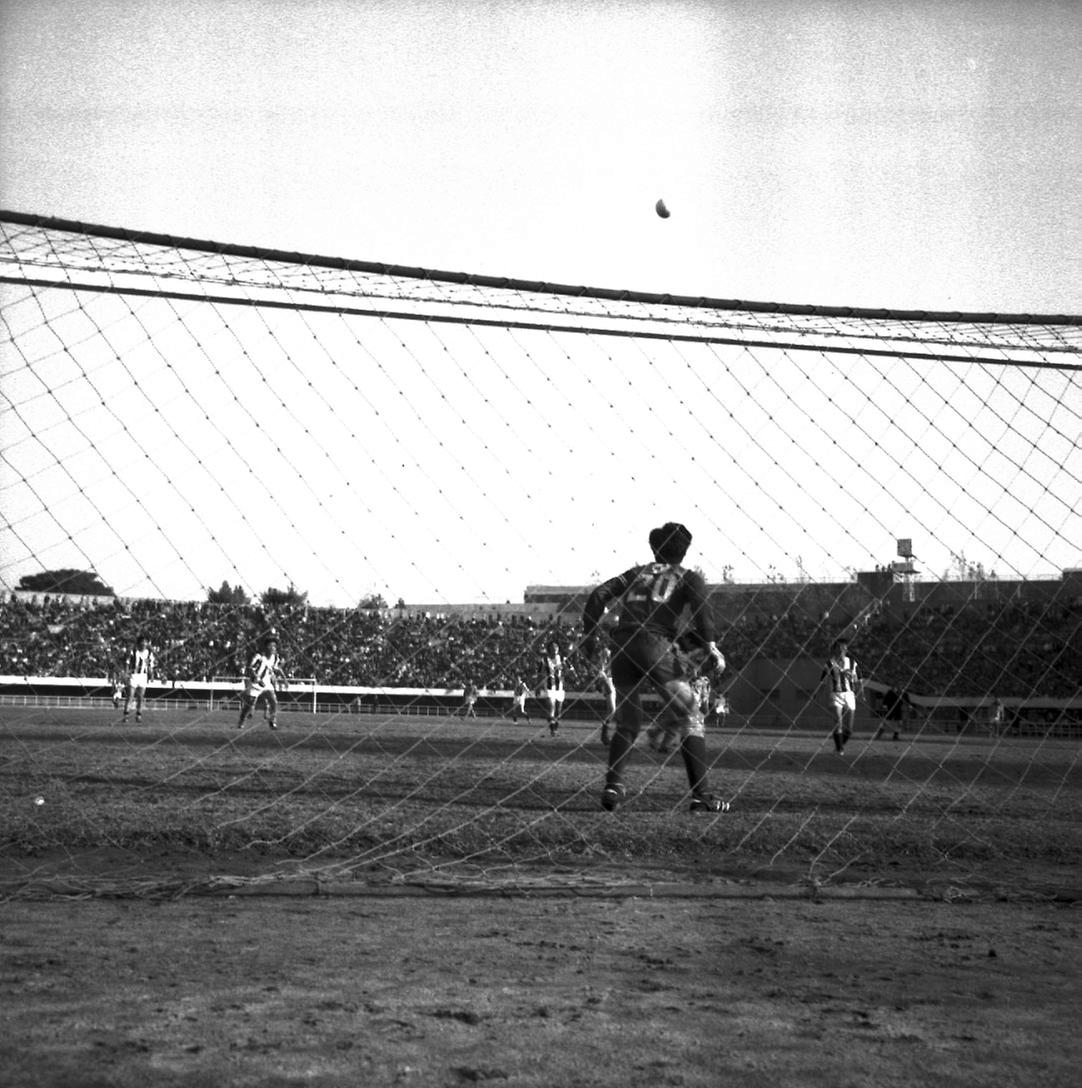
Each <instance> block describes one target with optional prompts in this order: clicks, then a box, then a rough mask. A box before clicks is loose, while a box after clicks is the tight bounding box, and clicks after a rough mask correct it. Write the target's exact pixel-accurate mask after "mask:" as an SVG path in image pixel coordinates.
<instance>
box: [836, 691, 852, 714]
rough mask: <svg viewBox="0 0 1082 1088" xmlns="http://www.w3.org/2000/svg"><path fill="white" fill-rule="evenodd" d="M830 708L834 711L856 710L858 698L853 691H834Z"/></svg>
mask: <svg viewBox="0 0 1082 1088" xmlns="http://www.w3.org/2000/svg"><path fill="white" fill-rule="evenodd" d="M830 706H831V708H832V709H833V710H856V709H857V697H856V695H855V694H854V693H853V692H851V691H832V692H831V693H830Z"/></svg>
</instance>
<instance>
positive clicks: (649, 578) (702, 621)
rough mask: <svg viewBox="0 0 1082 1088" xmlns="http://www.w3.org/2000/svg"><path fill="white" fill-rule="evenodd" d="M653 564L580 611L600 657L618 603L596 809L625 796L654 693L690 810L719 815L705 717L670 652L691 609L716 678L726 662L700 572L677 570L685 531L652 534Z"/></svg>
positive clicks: (619, 579) (589, 643) (613, 582)
mask: <svg viewBox="0 0 1082 1088" xmlns="http://www.w3.org/2000/svg"><path fill="white" fill-rule="evenodd" d="M649 540H650V549H651V551H652V552H653V553H654V562H653V563H647V564H646V565H644V566H637V567H631V568H630V569H629V570H626V571H624V573H623V574H618V575H617V576H616V577H614V578H610V579H609V580H608V581H607V582H604V583H602V584H601V585H599V586H598V587H597V588H596V589H595V590H594V591H593V592H592V593H591V594H590V596H589V598H588V599H587V601H586V607H585V608H584V609H583V616H582V621H583V628H584V635H585V638H584V648H585V650H586V652H587V654H589V655H590V656H591V657H596V655H597V652H598V634H599V624H600V622H601V619H602V617H603V616H604V614H605V610H606V608H607V607H608V606H609V605H613V604H617V603H618V610H619V618H618V619H617V622H616V627H615V630H614V631H613V635H612V678H613V681H614V683H615V684H616V700H617V701H616V731H615V733H614V734H613V737H612V741H611V743H610V745H609V766H608V774H607V775H606V779H605V789H604V792H603V793H602V794H601V806H602V808H605V809H607V810H608V811H609V812H612V811H613V810H614V809H616V808H618V807H619V806H620V804H621V803H622V802H623V800H624V798H625V797H626V796H627V789H626V787H625V785H624V768H625V767H626V765H627V761H628V758H629V757H630V755H631V751H632V749H633V748H634V746H635V740H636V739H637V737H638V735H639V730H640V729H641V728H642V718H643V711H642V695H643V692H644V691H645V690H646V689H647V688H648V687H650V688H653V689H654V690H655V691H656V692H657V693H658V694H659V695H660V696H661V700H662V711H661V714H662V720H664V721H666V725H667V728H668V729H669V730H670V731H673V732H675V733H676V734H677V735H678V736H679V737H680V738H681V739H680V753H681V755H682V756H683V759H684V766H685V768H686V769H687V775H688V783H689V785H690V786H691V811H692V812H722V811H725V810H726V809H728V807H729V806H728V804H727V803H726V802H723V801H720V800H719V799H718V798H716V797H714V795H713V794H712V793H710V790H709V787H708V782H707V764H706V737H705V729H704V726H703V715H702V711H701V710H700V709H699V704H698V700H697V698H696V696H695V693H694V691H693V690H692V686H691V680H692V676H691V672H690V670H689V668H688V666H687V664H686V662H685V661H684V660H682V659H681V657H680V656H679V655H678V654H677V652H676V649H675V647H674V641H675V639H676V629H677V623H678V621H679V620H680V617H681V615H682V613H683V611H684V609H685V608H690V610H691V617H690V621H691V628H692V631H693V632H694V633H695V635H696V636H697V641H699V643H700V645H701V646H702V647H703V648H704V651H705V653H706V654H707V655H708V656H709V659H710V661H711V664H712V666H713V669H714V672H715V674H719V673H720V672H721V671H722V670H723V669H724V668H725V658H724V656H723V655H722V653H721V651H720V650H719V649H718V647H717V643H716V642H715V638H714V624H713V619H712V617H711V615H710V610H709V607H708V604H707V596H706V582H705V581H704V580H703V577H702V575H701V574H697V573H696V572H695V571H691V570H686V569H685V568H684V567H682V566H681V563H682V562H683V560H684V556H685V555H686V554H687V550H688V547H689V546H690V545H691V533H690V532H688V530H687V529H686V528H685V527H684V526H683V525H680V524H677V523H676V522H671V521H670V522H667V523H666V524H665V525H662V526H660V527H659V528H657V529H652V530H651V531H650V537H649Z"/></svg>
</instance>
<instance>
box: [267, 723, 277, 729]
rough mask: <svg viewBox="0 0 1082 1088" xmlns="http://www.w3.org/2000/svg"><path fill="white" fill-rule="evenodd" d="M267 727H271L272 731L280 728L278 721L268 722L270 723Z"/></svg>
mask: <svg viewBox="0 0 1082 1088" xmlns="http://www.w3.org/2000/svg"><path fill="white" fill-rule="evenodd" d="M267 725H268V726H269V727H270V728H271V729H277V728H278V723H277V722H276V721H268V722H267Z"/></svg>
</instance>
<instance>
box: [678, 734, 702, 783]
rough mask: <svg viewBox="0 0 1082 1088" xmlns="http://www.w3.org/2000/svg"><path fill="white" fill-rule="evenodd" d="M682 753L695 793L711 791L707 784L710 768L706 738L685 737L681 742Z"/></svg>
mask: <svg viewBox="0 0 1082 1088" xmlns="http://www.w3.org/2000/svg"><path fill="white" fill-rule="evenodd" d="M680 754H681V755H682V756H683V757H684V767H685V769H686V770H687V773H688V785H689V786H691V792H692V793H694V794H700V793H701V794H706V793H708V792H709V790H708V788H707V784H706V777H707V773H708V769H707V766H706V738H705V737H697V736H689V737H684V739H683V741H682V742H681V744H680Z"/></svg>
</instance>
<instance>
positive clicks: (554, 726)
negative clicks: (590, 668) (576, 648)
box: [538, 639, 564, 736]
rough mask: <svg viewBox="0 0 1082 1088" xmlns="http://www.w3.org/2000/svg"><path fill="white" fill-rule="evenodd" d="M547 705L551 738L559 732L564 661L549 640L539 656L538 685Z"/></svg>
mask: <svg viewBox="0 0 1082 1088" xmlns="http://www.w3.org/2000/svg"><path fill="white" fill-rule="evenodd" d="M538 693H539V694H541V695H542V696H543V697H544V699H545V700H546V703H547V705H548V723H549V733H551V734H552V736H556V734H557V733H558V732H559V731H560V715H561V714H562V713H563V709H564V659H563V655H562V654H561V653H560V646H559V643H557V642H556V640H555V639H551V640H550V641H549V642H547V643H545V649H544V651H543V652H542V654H541V680H540V684H539V685H538Z"/></svg>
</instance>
